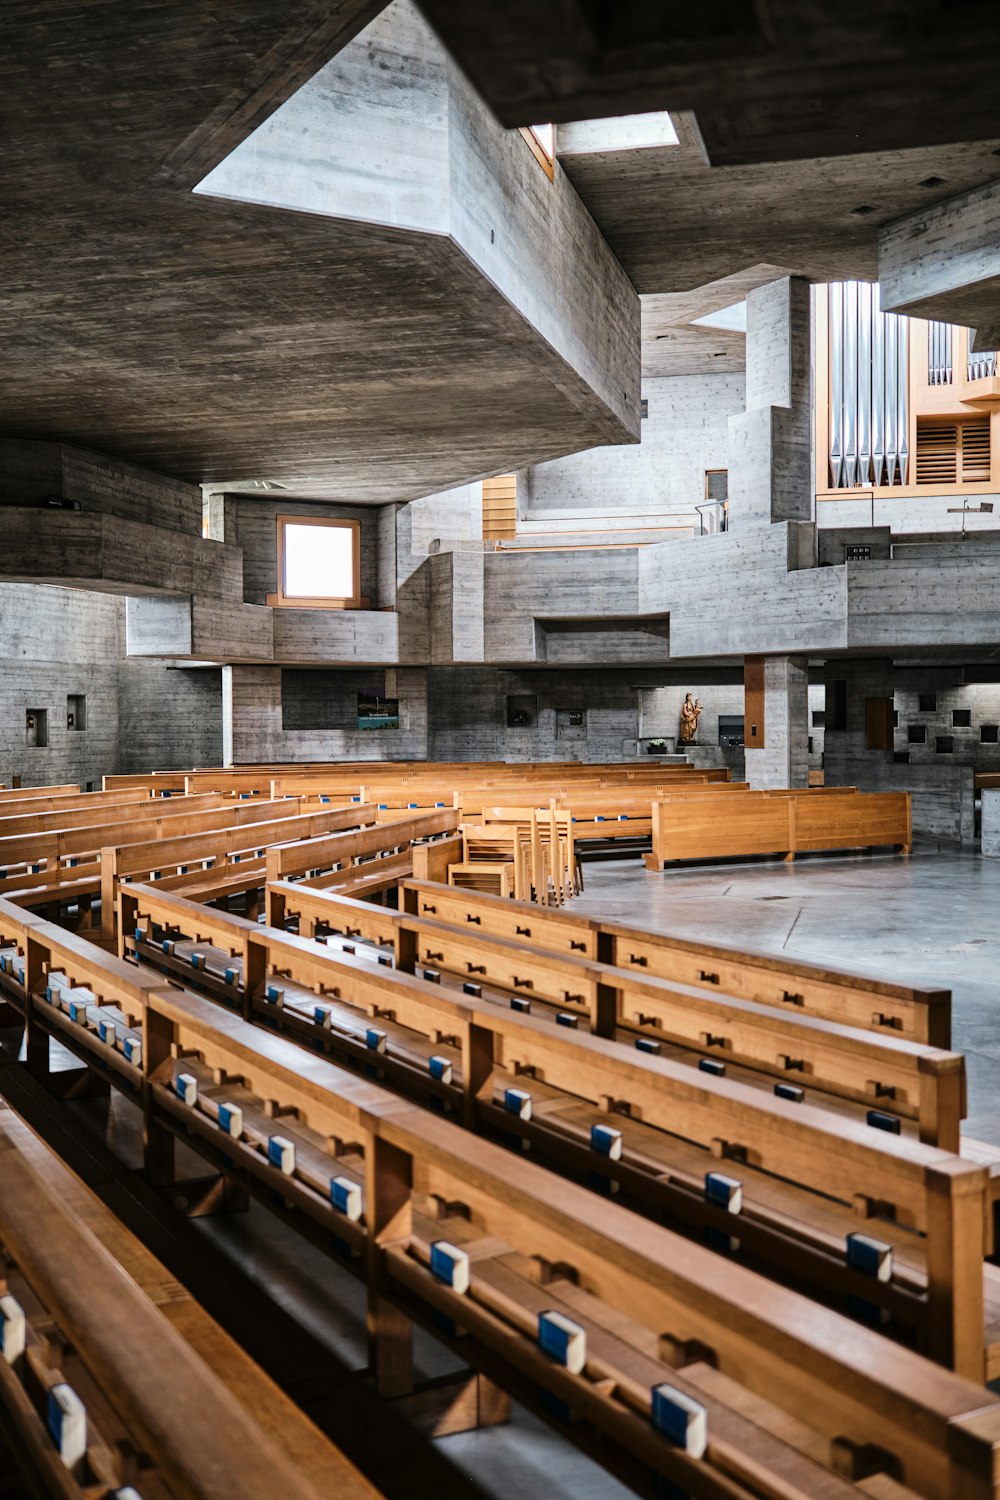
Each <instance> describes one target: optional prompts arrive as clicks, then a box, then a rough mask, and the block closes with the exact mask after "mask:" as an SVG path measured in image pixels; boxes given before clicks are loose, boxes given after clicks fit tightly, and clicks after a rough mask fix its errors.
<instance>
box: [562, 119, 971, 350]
mask: <svg viewBox="0 0 1000 1500" xmlns="http://www.w3.org/2000/svg"><path fill="white" fill-rule="evenodd" d="M678 123H679V127H680V129H679V134H680V136H681V139H680V142H679V143H678V144H677V145H676V146H662V147H648V148H646V149H643V150H634V151H615V152H597V151H588V152H574V151H568V152H566V153H565V154H563V153H562V152H561V151H560V152H559V160H560V162H561V165H562V167H563V169H564V170H565V172H566V173H567V175H568V176H569V178H570V180H571V181H572V183H573V185H574V186H575V188H576V190H577V192H578V193H579V194H580V196H581V197H582V198H583V200H584V202H585V203H586V205H587V207H588V208H589V209H590V211H591V213H592V214H593V216H594V219H595V220H596V222H597V224H598V226H599V228H600V229H601V230H602V232H603V234H604V235H605V238H606V239H607V240H608V243H609V244H610V246H611V248H612V250H613V251H614V252H615V254H616V255H617V257H618V259H619V260H620V261H621V263H622V265H623V266H624V267H625V270H626V271H627V272H628V274H629V276H630V277H631V279H632V283H633V285H634V286H635V287H636V289H637V290H638V291H639V292H640V293H643V294H650V293H657V294H658V293H665V292H669V293H678V292H690V291H691V290H692V289H694V288H702V289H704V288H705V287H706V284H707V283H710V282H717V281H720V280H722V279H724V278H729V277H733V276H737V275H740V274H744V273H746V272H747V271H748V268H751V267H753V266H756V265H760V264H764V265H771V266H778V267H785V268H786V269H787V270H789V271H794V272H795V273H797V274H799V275H802V276H806V277H809V278H811V279H814V280H818V281H833V280H838V279H844V278H859V279H862V280H874V279H876V277H877V275H878V241H879V231H880V229H881V228H882V227H883V226H884V225H886V224H889V223H891V222H892V221H893V220H895V219H899V218H902V217H904V216H905V215H908V214H912V213H913V212H914V211H915V210H918V209H922V208H926V207H928V206H930V205H932V204H934V203H937V202H939V201H941V200H943V199H947V198H950V197H952V196H953V195H955V194H957V193H961V192H963V191H965V190H966V189H968V188H972V187H975V186H977V185H979V184H981V183H984V182H987V181H990V180H991V179H993V178H995V177H997V176H998V175H1000V160H998V155H1000V134H998V136H997V137H996V138H995V139H992V140H988V141H980V142H975V143H971V144H969V143H964V144H958V145H953V146H933V147H924V148H921V149H919V150H910V151H888V152H877V153H868V154H865V155H853V156H834V157H825V158H822V159H818V160H814V161H790V162H778V163H765V164H762V165H758V166H723V167H719V166H709V165H708V163H707V162H706V160H705V157H704V154H703V152H702V151H701V150H700V147H699V145H698V142H697V137H696V134H695V132H694V130H693V127H692V122H691V121H690V120H685V118H684V117H683V116H682V117H680V119H679V121H678ZM928 182H929V183H930V186H926V185H925V184H927V183H928ZM728 300H729V301H732V300H734V299H733V298H729V299H728ZM719 305H720V306H721V305H724V304H719ZM719 347H720V348H721V347H722V346H721V345H720V346H719Z"/></svg>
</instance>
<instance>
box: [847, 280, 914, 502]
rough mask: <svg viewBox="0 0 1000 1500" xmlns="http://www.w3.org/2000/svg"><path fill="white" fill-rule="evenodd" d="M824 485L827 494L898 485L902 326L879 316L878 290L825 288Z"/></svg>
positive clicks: (903, 432) (905, 379)
mask: <svg viewBox="0 0 1000 1500" xmlns="http://www.w3.org/2000/svg"><path fill="white" fill-rule="evenodd" d="M829 316H830V478H831V486H832V488H833V489H837V490H841V489H852V488H854V487H855V486H857V485H892V484H906V482H907V477H908V473H909V458H910V455H909V430H910V426H909V323H908V320H907V319H906V318H904V317H899V316H898V315H897V314H896V313H885V312H883V311H882V308H881V303H880V299H879V288H878V286H877V285H872V283H870V282H858V281H841V282H834V283H833V284H832V285H831V287H830V315H829Z"/></svg>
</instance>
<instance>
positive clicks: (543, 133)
mask: <svg viewBox="0 0 1000 1500" xmlns="http://www.w3.org/2000/svg"><path fill="white" fill-rule="evenodd" d="M528 129H529V130H530V131H531V133H532V135H533V136H534V137H535V140H536V141H537V142H538V144H539V146H541V148H542V150H543V151H544V152H545V155H546V156H547V157H548V159H549V161H552V160H553V159H554V157H555V154H556V127H555V126H554V125H529V126H528Z"/></svg>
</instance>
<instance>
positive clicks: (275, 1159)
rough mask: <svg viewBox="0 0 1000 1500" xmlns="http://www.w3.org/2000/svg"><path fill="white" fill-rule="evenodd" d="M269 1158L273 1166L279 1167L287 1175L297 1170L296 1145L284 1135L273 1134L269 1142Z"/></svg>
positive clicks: (289, 1175)
mask: <svg viewBox="0 0 1000 1500" xmlns="http://www.w3.org/2000/svg"><path fill="white" fill-rule="evenodd" d="M267 1159H268V1161H269V1162H270V1163H271V1166H272V1167H278V1168H280V1170H281V1171H282V1172H283V1173H284V1174H285V1176H286V1177H291V1176H292V1175H293V1174H294V1172H295V1146H294V1145H293V1144H292V1142H291V1141H289V1140H286V1139H285V1137H284V1136H283V1135H272V1136H271V1137H270V1138H269V1140H268V1143H267Z"/></svg>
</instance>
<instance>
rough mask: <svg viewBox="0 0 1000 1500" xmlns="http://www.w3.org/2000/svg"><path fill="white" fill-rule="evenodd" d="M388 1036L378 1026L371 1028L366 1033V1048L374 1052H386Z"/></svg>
mask: <svg viewBox="0 0 1000 1500" xmlns="http://www.w3.org/2000/svg"><path fill="white" fill-rule="evenodd" d="M385 1042H386V1036H385V1032H384V1031H380V1030H379V1028H378V1027H377V1026H369V1028H368V1030H367V1031H366V1032H365V1046H366V1047H368V1048H369V1050H370V1051H372V1052H384V1051H385Z"/></svg>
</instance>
